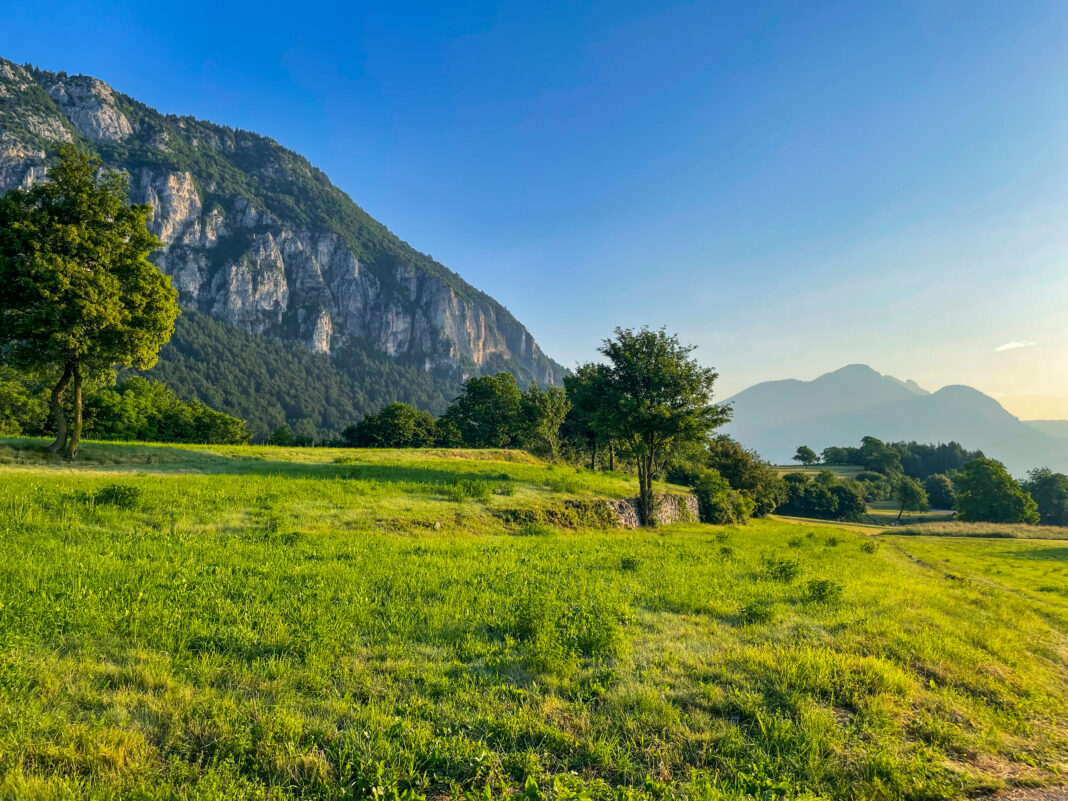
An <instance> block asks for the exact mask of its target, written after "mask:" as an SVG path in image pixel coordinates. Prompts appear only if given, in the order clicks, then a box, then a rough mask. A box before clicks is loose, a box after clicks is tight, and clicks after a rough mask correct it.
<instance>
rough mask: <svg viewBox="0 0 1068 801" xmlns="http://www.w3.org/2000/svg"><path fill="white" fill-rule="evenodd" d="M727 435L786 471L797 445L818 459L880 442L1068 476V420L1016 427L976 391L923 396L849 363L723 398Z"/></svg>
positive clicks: (910, 385) (1018, 471)
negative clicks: (728, 408)
mask: <svg viewBox="0 0 1068 801" xmlns="http://www.w3.org/2000/svg"><path fill="white" fill-rule="evenodd" d="M728 402H730V403H731V404H732V405H733V406H734V419H733V420H732V421H731V423H730V424H729V425H728V426H727V427H726V429H725V431H726V433H728V434H730V435H731V436H732V437H734V438H735V439H737V440H739V441H740V442H742V443H743V444H744V445H745V446H746V447H749V448H755V449H756V450H757V451H758V452H759V453H760V454H761V455H762V456H763V457H764V458H765V459H768V460H769V461H772V462H775V463H777V464H788V463H790V458H791V457H792V456H793V454H794V451H795V450H796V449H797V446H798V445H808V446H809V447H811V448H814V449H815V450H816V451H817V452H818V451H820V450H822V449H823V448H826V447H827V446H829V445H856V444H858V443H859V442H860V439H861V437H864V436H868V435H870V436H874V437H878V438H879V439H882V440H885V441H900V440H916V441H918V442H932V443H937V442H950V441H956V442H959V443H960V444H961V445H963V446H964V447H965V448H968V449H972V450H975V449H979V450H982V451H983V452H984V453H985V454H986V455H987V456H990V457H992V458H995V459H998V460H1000V461H1002V462H1004V463H1005V465H1006V467H1008V469H1009V470H1010V472H1012V473H1013V474H1014V475H1017V476H1022V475H1023V474H1024V473H1026V472H1027V471H1028V470H1030V469H1031V468H1033V467H1050V468H1053V469H1054V470H1059V471H1063V472H1068V421H1065V420H1035V421H1029V422H1028V421H1022V420H1020V419H1018V418H1016V417H1014V416H1013V415H1011V414H1010V413H1009V412H1007V411H1006V410H1005V409H1004V408H1003V407H1002V406H1001V404H1000V403H998V402H997V401H996V400H994V399H993V398H991V397H989V396H988V395H984V394H983V393H982V392H979V391H978V390H976V389H973V388H971V387H966V386H960V385H954V386H947V387H943V388H942V389H940V390H938V391H937V392H933V393H932V392H928V391H927V390H925V389H923V388H922V387H920V386H919V385H918V384H916V383H915V382H913V381H901V380H899V379H897V378H894V377H892V376H886V375H880V374H879V373H878V372H876V371H875V370H873V369H872V368H871V367H868V366H867V365H864V364H852V365H849V366H848V367H843V368H842V369H840V370H835V371H834V372H833V373H827V374H826V375H822V376H820V377H819V378H817V379H815V380H814V381H798V380H795V379H789V380H786V381H766V382H764V383H761V384H757V385H755V386H752V387H750V388H749V389H747V390H745V391H743V392H739V393H738V394H737V395H735V396H733V397H732V398H729V399H728Z"/></svg>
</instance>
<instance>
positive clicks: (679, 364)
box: [600, 328, 730, 525]
mask: <svg viewBox="0 0 1068 801" xmlns="http://www.w3.org/2000/svg"><path fill="white" fill-rule="evenodd" d="M615 333H616V335H615V338H614V339H606V340H605V341H604V344H603V345H602V346H601V348H600V352H601V353H602V354H604V356H605V357H606V358H607V359H608V394H609V398H608V400H609V405H608V407H607V408H609V409H610V410H611V423H612V429H613V431H614V432H615V433H616V435H617V436H618V439H619V441H620V442H621V443H623V444H624V445H625V446H626V448H627V449H628V450H629V451H630V452H631V454H632V455H633V456H634V460H635V462H636V463H637V466H638V507H639V510H638V511H639V514H640V515H641V520H642V523H644V524H645V525H650V524H652V523H653V522H654V519H655V518H654V514H655V506H656V504H655V496H654V494H653V479H654V477H655V476H656V475H657V474H658V473H659V471H660V469H661V467H662V466H663V464H664V461H665V459H666V457H667V456H668V455H669V453H670V452H671V450H672V448H673V447H675V446H676V445H680V444H683V443H685V442H692V441H704V440H705V439H706V438H707V437H708V434H709V432H711V431H712V430H713V429H715V428H716V427H717V426H719V425H722V424H723V423H725V422H727V421H728V420H729V419H730V408H729V407H726V406H717V405H715V404H713V403H712V387H713V385H714V384H715V381H716V378H717V377H718V376H717V374H716V373H715V371H713V370H711V369H709V368H706V367H701V366H700V365H699V364H698V363H697V362H696V361H695V360H693V359H691V358H690V353H691V352H692V351H693V347H688V346H685V345H682V344H680V343H679V339H678V337H677V336H669V335H668V334H667V333H666V332H665V331H664V330H663V329H661V330H658V331H650V330H649V329H648V328H642V329H641V330H639V331H634V330H632V329H622V328H617V329H616V332H615Z"/></svg>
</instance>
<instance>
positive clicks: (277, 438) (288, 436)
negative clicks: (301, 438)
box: [267, 423, 297, 448]
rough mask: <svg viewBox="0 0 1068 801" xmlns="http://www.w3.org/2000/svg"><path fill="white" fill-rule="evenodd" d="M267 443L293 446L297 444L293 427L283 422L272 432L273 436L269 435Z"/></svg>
mask: <svg viewBox="0 0 1068 801" xmlns="http://www.w3.org/2000/svg"><path fill="white" fill-rule="evenodd" d="M267 444H268V445H277V446H279V447H283V448H291V447H293V446H294V445H296V444H297V438H296V437H295V436H293V429H291V428H290V427H289V426H288V425H286V424H285V423H283V424H282V425H280V426H278V428H276V429H275V430H274V431H272V432H271V436H269V437H267Z"/></svg>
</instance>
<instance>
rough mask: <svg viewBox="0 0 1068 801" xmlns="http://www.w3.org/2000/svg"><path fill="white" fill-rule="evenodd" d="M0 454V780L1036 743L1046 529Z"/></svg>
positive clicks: (651, 774) (330, 784)
mask: <svg viewBox="0 0 1068 801" xmlns="http://www.w3.org/2000/svg"><path fill="white" fill-rule="evenodd" d="M19 445H20V443H11V444H9V445H8V446H7V447H8V452H9V453H14V454H15V456H13V457H11V458H10V460H9V462H10V466H8V467H0V546H2V548H3V553H4V555H5V558H4V560H3V561H2V562H0V798H12V799H14V798H18V799H23V798H99V799H104V798H138V799H164V798H167V799H170V798H198V799H224V798H225V799H231V798H236V799H266V798H271V799H298V798H300V799H348V798H415V797H423V796H425V797H427V798H461V797H469V798H475V797H478V798H485V797H487V795H488V796H489V797H494V798H501V797H507V796H511V795H515V794H519V793H523V794H524V795H523V796H522V797H524V798H539V797H542V796H545V797H549V798H560V799H563V798H574V799H577V798H591V799H616V798H635V799H637V798H669V797H686V798H709V799H713V798H715V799H719V798H724V799H725V798H738V797H746V796H747V797H754V798H816V797H822V798H835V799H856V798H883V799H896V798H900V799H906V798H908V799H917V798H931V799H933V798H954V797H963V796H965V795H969V794H974V793H977V792H985V791H989V790H992V789H994V788H997V787H999V786H1001V785H1002V784H1004V783H1005V781H1006V777H1008V778H1009V779H1010V780H1015V781H1021V782H1037V783H1043V782H1050V781H1056V780H1057V776H1058V774H1057V770H1059V769H1060V768H1059V767H1058V766H1060V765H1062V763H1063V761H1064V754H1065V752H1066V745H1068V744H1066V740H1065V732H1064V729H1063V720H1064V719H1065V714H1066V712H1068V709H1066V703H1065V698H1066V697H1068V679H1066V675H1065V668H1064V661H1063V653H1064V651H1063V649H1064V643H1065V636H1066V632H1068V622H1066V620H1065V615H1064V613H1063V612H1062V604H1064V603H1066V601H1065V600H1064V598H1063V596H1061V595H1059V594H1058V593H1057V592H1050V591H1047V590H1043V589H1042V588H1043V587H1050V586H1064V584H1065V583H1068V582H1065V575H1064V573H1063V569H1064V564H1065V563H1064V557H1063V556H1058V554H1057V552H1056V548H1050V547H1049V546H1045V547H1040V545H1039V544H1036V543H1029V542H1022V541H999V540H970V541H961V540H953V539H935V538H918V537H892V538H885V539H887V540H888V541H889V542H890V543H891V544H892V545H893V547H889V546H887V545H884V547H881V548H877V549H872V548H868V549H865V548H864V547H863V546H864V544H865V543H868V542H871V541H872V540H871V538H870V537H869V536H866V535H863V534H857V533H854V532H851V531H848V530H843V529H833V528H828V527H825V526H811V527H806V526H803V525H798V524H794V523H784V522H777V521H758V522H755V523H754V524H752V525H751V526H749V527H747V528H746V529H744V530H742V529H729V528H713V527H707V526H700V525H684V526H675V527H667V528H664V529H660V530H658V531H656V532H641V531H639V532H625V531H617V530H613V531H595V530H582V529H579V530H566V531H564V530H560V529H557V528H554V527H553V526H551V525H547V524H544V523H530V524H528V525H527V526H512V525H506V524H505V523H504V522H502V521H501V520H500V519H499V518H498V517H497V516H495V514H494V511H495V508H496V507H497V505H499V504H501V503H505V502H506V503H508V504H514V505H516V506H517V507H521V506H523V505H524V504H526V505H530V506H532V507H534V508H538V507H539V505H542V504H544V503H546V502H547V501H550V500H552V499H553V498H554V497H555V493H561V494H563V495H565V496H570V495H573V494H575V493H576V492H579V493H582V494H583V495H585V496H588V495H591V494H599V495H603V496H606V497H625V496H627V495H629V494H632V493H633V486H632V484H631V483H630V482H629V481H628V480H627V479H626V478H622V477H619V476H608V477H605V476H600V475H598V474H593V473H586V472H582V473H579V474H574V475H576V476H578V478H576V479H571V478H570V476H569V477H568V480H566V481H560V482H557V477H558V476H559V475H560V474H561V470H560V469H559V468H557V469H556V470H549V469H548V468H546V467H545V466H543V465H541V464H539V463H537V462H536V461H533V460H530V459H527V458H525V457H514V456H512V455H510V454H507V453H503V452H501V453H496V454H494V453H476V454H463V453H461V454H454V453H450V452H443V453H439V454H433V453H428V452H426V451H420V452H416V453H401V452H389V451H374V452H362V451H361V452H356V453H353V452H351V451H350V452H336V451H329V450H325V449H315V450H307V451H301V450H299V449H270V448H259V449H257V448H211V449H195V448H184V449H183V448H178V447H174V448H153V447H150V446H104V445H93V444H90V445H89V446H87V447H86V451H87V455H88V456H89V459H88V460H87V463H86V464H85V465H83V466H75V467H74V468H70V467H69V466H67V465H65V464H61V463H56V464H53V463H52V462H50V461H49V460H48V459H47V457H43V456H40V455H39V454H37V453H27V452H25V451H24V450H21V449H20V447H18V446H19ZM0 456H2V454H0ZM342 457H343V458H345V459H346V461H344V462H340V463H335V460H337V459H339V458H342ZM495 457H497V458H495ZM152 460H154V461H152ZM348 460H352V461H348ZM463 482H470V483H469V484H463ZM478 482H481V484H479V483H478ZM554 485H558V486H559V490H549V489H547V487H551V486H554ZM453 486H465V487H467V489H465V490H464V491H463V497H462V498H459V497H457V498H456V499H454V498H452V497H451V496H450V492H451V490H447V489H446V488H448V487H453ZM505 486H507V487H508V488H509V489H507V490H503V492H512V493H513V494H512V496H511V497H508V498H507V499H502V498H500V497H497V496H498V495H500V494H501V493H498V492H497V489H498V488H500V487H505ZM487 487H488V488H489V494H487V493H486V488H487ZM109 488H110V489H109ZM468 490H470V491H468ZM102 496H103V497H105V498H109V499H110V500H109V501H108V502H103V503H102V502H100V499H101V497H102ZM524 534H528V535H535V536H522V535H524ZM832 539H833V540H834V541H835V543H836V544H835V545H834V547H829V544H830V541H831V540H832ZM880 539H884V538H883V537H880ZM960 542H965V543H966V544H968V545H969V546H970V547H969V549H968V550H967V553H966V554H965V555H964V556H961V553H962V551H961V549H960V548H959V547H958V544H959V543H960ZM987 546H989V547H992V548H995V546H996V548H995V549H994V550H992V551H986V550H984V548H985V547H987ZM1010 546H1011V547H1014V548H1032V549H1033V550H1034V551H1035V553H1033V554H1031V556H1029V557H1027V558H1024V557H1021V556H1019V555H1016V556H1013V555H1011V554H1010V553H1009V552H1008V551H1003V550H998V548H1008V547H1010ZM920 549H922V553H921V552H920ZM1043 550H1046V551H1050V550H1052V551H1054V552H1053V553H1048V554H1045V555H1043V554H1042V553H1040V552H1041V551H1043ZM947 559H948V560H950V561H949V562H946V561H945V560H947ZM1010 568H1011V570H1010ZM996 570H1005V571H1007V573H1009V574H1011V579H1009V578H1005V577H1004V576H1001V574H997V573H993V572H992V571H996ZM1058 571H1059V572H1058ZM949 574H952V575H953V576H957V577H958V578H956V579H952V578H947V576H948V575H949ZM999 576H1001V578H999Z"/></svg>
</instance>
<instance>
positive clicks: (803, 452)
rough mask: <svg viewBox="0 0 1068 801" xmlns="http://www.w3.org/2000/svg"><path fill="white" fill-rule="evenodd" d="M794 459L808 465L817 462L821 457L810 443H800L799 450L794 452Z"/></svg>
mask: <svg viewBox="0 0 1068 801" xmlns="http://www.w3.org/2000/svg"><path fill="white" fill-rule="evenodd" d="M793 459H794V461H795V462H797V463H799V464H803V465H806V466H807V465H813V464H816V463H817V462H818V461H819V460H820V457H819V454H817V453H816V452H815V451H814V450H812V448H810V447H808V445H799V446H798V447H797V452H796V453H794V456H793Z"/></svg>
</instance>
